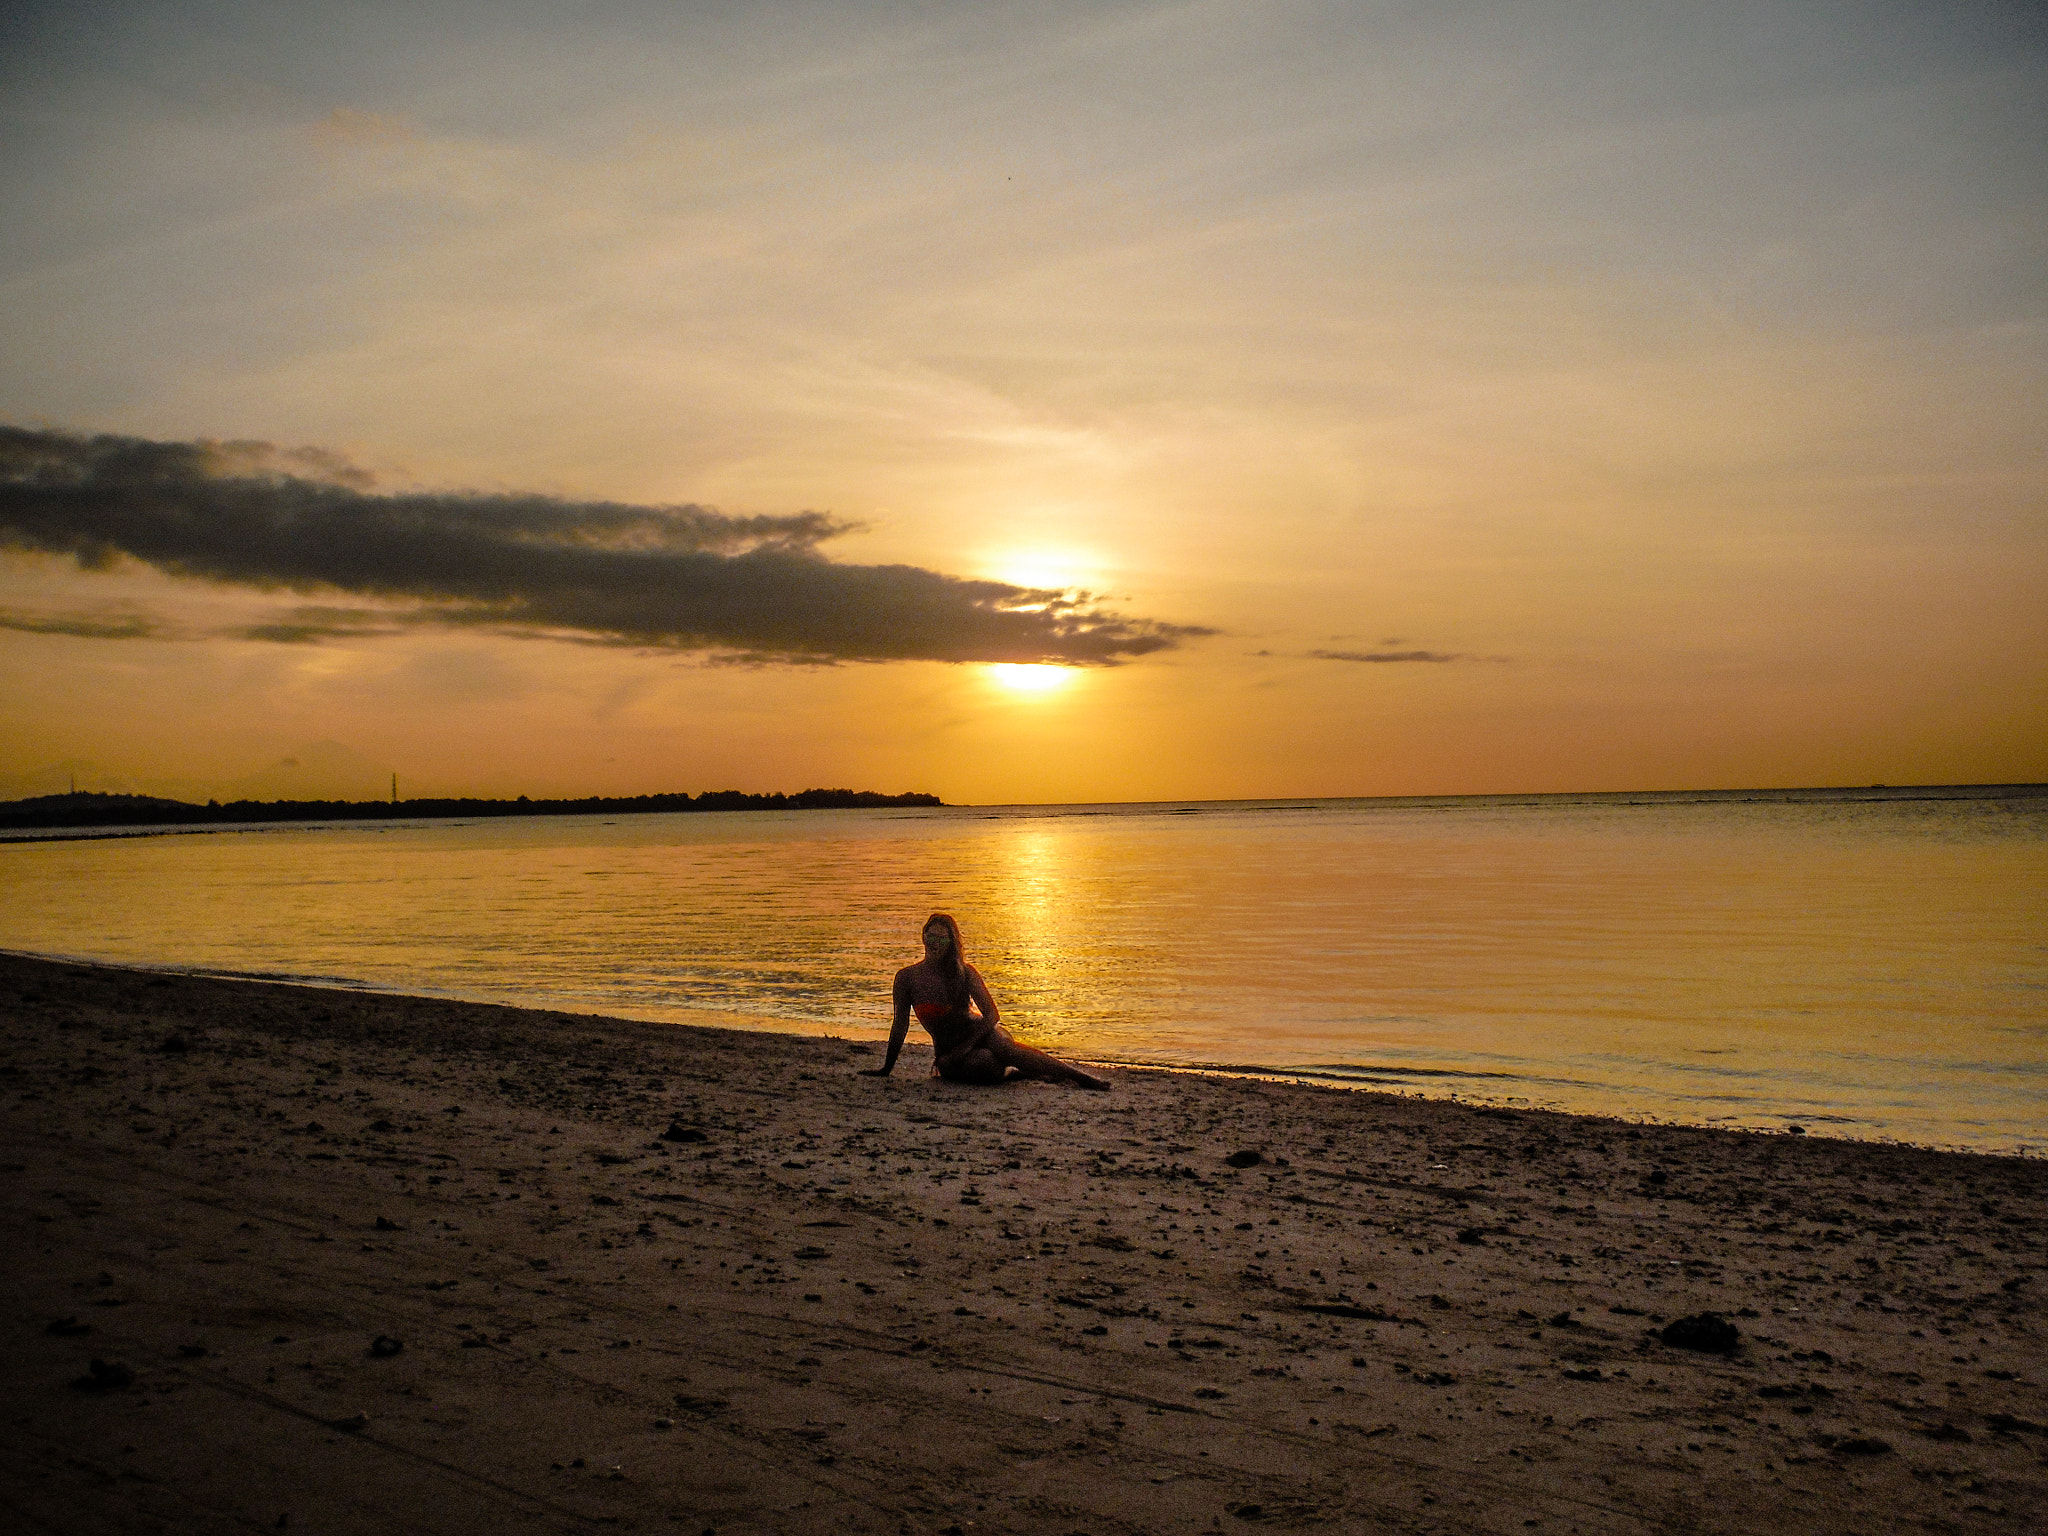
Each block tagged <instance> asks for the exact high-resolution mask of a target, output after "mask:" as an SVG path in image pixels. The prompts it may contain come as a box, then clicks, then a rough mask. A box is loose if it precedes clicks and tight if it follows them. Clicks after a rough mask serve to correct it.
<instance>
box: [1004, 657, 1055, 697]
mask: <svg viewBox="0 0 2048 1536" xmlns="http://www.w3.org/2000/svg"><path fill="white" fill-rule="evenodd" d="M988 672H989V676H990V677H993V678H994V679H995V680H996V681H997V682H999V683H1001V684H1002V685H1003V686H1004V687H1005V688H1010V689H1014V690H1015V691H1016V692H1018V693H1047V692H1050V691H1051V690H1052V689H1054V688H1064V687H1065V686H1066V685H1067V684H1068V683H1069V682H1070V681H1072V680H1073V676H1074V669H1073V668H1072V667H1046V666H1036V665H1032V666H1020V665H1017V664H1016V663H1014V662H1007V661H998V662H992V663H990V665H989V669H988Z"/></svg>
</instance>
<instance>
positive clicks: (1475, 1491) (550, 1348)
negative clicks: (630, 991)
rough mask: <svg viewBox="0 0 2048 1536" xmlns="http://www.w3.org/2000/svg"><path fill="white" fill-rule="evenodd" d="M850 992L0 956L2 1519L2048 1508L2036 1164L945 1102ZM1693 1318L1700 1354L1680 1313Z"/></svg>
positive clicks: (286, 1523)
mask: <svg viewBox="0 0 2048 1536" xmlns="http://www.w3.org/2000/svg"><path fill="white" fill-rule="evenodd" d="M884 1022H885V1021H882V1020H879V1019H878V1020H876V1021H874V1022H873V1024H872V1027H871V1028H870V1027H864V1028H863V1029H862V1031H861V1033H860V1038H851V1039H845V1040H840V1039H831V1038H824V1039H810V1038H801V1037H791V1036H788V1035H773V1034H754V1033H747V1032H743V1031H738V1030H721V1029H712V1028H678V1027H673V1026H665V1025H651V1024H640V1023H633V1022H627V1021H620V1020H612V1019H602V1018H585V1017H575V1016H569V1015H564V1014H558V1013H540V1012H527V1011H522V1010H518V1009H512V1008H503V1007H490V1006H480V1005H471V1004H465V1003H452V1002H442V1001H435V1000H427V999H415V998H404V997H391V996H381V995H370V994H361V993H352V992H341V991H332V990H319V989H310V988H298V987H289V986H278V985H267V984H261V983H253V982H232V981H215V980H208V979H195V978H185V977H167V976H157V975H149V974H145V973H137V972H124V971H118V970H108V969H94V968H88V967H81V966H71V965H64V964H55V963H49V962H43V961H37V960H29V959H20V958H12V957H0V1027H4V1033H5V1052H4V1061H0V1089H4V1094H0V1104H4V1106H5V1112H4V1115H0V1139H4V1143H5V1145H4V1147H0V1161H4V1166H5V1171H6V1178H5V1181H4V1188H5V1190H6V1192H7V1194H6V1204H5V1222H6V1241H7V1253H8V1262H7V1269H8V1277H9V1279H8V1306H7V1309H6V1315H5V1327H6V1330H7V1333H6V1350H5V1364H4V1373H5V1383H6V1404H7V1412H6V1415H5V1423H6V1429H5V1434H4V1437H0V1444H4V1456H5V1472H4V1477H0V1508H5V1509H6V1510H8V1511H9V1522H8V1523H9V1524H10V1526H11V1527H12V1528H14V1529H17V1530H47V1531H61V1532H100V1531H108V1532H113V1531H120V1532H136V1531H149V1530H158V1529H166V1530H168V1529H176V1530H180V1531H188V1530H189V1531H211V1530H216V1529H217V1530H248V1529H253V1528H262V1529H289V1530H292V1531H314V1532H324V1531H336V1532H344V1531H355V1532H360V1531H381V1530H393V1531H401V1530H402V1531H451V1532H452V1531H474V1530H478V1529H483V1528H490V1529H493V1530H495V1531H499V1532H505V1533H510V1532H523V1531H575V1530H584V1529H589V1528H591V1527H594V1526H613V1527H622V1528H636V1529H658V1530H679V1531H686V1532H689V1533H692V1536H696V1533H700V1532H717V1533H721V1536H722V1533H728V1532H731V1533H739V1532H784V1531H788V1532H808V1531H821V1532H822V1531H830V1532H835V1533H850V1532H875V1533H880V1536H901V1533H918V1536H923V1533H935V1536H969V1533H973V1536H982V1533H987V1532H1011V1531H1016V1532H1033V1533H1040V1532H1042V1533H1046V1536H1070V1533H1074V1532H1088V1533H1093V1536H1105V1533H1112V1532H1119V1533H1120V1532H1130V1533H1137V1532H1158V1531H1215V1530H1223V1531H1231V1530H1239V1529H1251V1528H1258V1527H1266V1526H1270V1527H1277V1528H1287V1529H1309V1528H1324V1527H1327V1528H1333V1529H1344V1530H1364V1531H1378V1530H1388V1531H1431V1530H1436V1531H1488V1532H1525V1531H1531V1530H1533V1531H1539V1532H1560V1533H1561V1532H1587V1533H1591V1532H1651V1531H1674V1530H1675V1531H1745V1532H1747V1531H1755V1530H1762V1529H1783V1528H1788V1527H1794V1526H1796V1527H1797V1528H1799V1529H1801V1530H1804V1531H1813V1532H1831V1531H1841V1532H1876V1531H1898V1530H1917V1529H1927V1530H1935V1531H1972V1530H1987V1531H1989V1530H2001V1531H2003V1530H2010V1531H2022V1530H2027V1529H2039V1528H2041V1526H2042V1524H2043V1521H2044V1518H2048V1265H2044V1259H2043V1235H2042V1230H2041V1221H2040V1218H2041V1215H2042V1213H2043V1210H2044V1199H2043V1196H2044V1192H2048V1168H2044V1167H2043V1165H2041V1164H2040V1163H2038V1162H2028V1161H2021V1160H2016V1159H2003V1158H1990V1157H1982V1156H1970V1155H1962V1154H1951V1153H1938V1152H1928V1151H1920V1150H1914V1149H1907V1148H1897V1147H1887V1146H1879V1145H1869V1144H1857V1143H1849V1142H1837V1141H1829V1140H1825V1139H1822V1138H1819V1137H1812V1136H1807V1137H1799V1136H1790V1135H1758V1134H1746V1133H1732V1132H1717V1131H1706V1130H1695V1129H1682V1128H1671V1127H1662V1126H1637V1125H1629V1124H1625V1123H1621V1122H1617V1121H1608V1120H1593V1119H1581V1118H1573V1117H1568V1116H1563V1115H1553V1114H1545V1113H1537V1112H1522V1111H1512V1110H1500V1109H1473V1108H1466V1107H1462V1106H1457V1105H1451V1104H1445V1103H1440V1102H1424V1101H1421V1100H1417V1099H1404V1098H1398V1097H1389V1096H1384V1095H1376V1094H1367V1093H1356V1092H1340V1091H1330V1090H1322V1089H1316V1088H1309V1087H1302V1086H1297V1085H1289V1084H1278V1083H1265V1082H1253V1081H1232V1080H1218V1079H1211V1078H1200V1077H1193V1076H1186V1075H1175V1074H1170V1073H1163V1072H1141V1071H1130V1070H1115V1071H1113V1073H1112V1075H1113V1077H1114V1079H1115V1089H1114V1091H1113V1092H1112V1093H1110V1094H1107V1095H1091V1094H1085V1093H1080V1092H1075V1091H1072V1090H1068V1089H1061V1088H1052V1087H1046V1086H1041V1085H1030V1086H1018V1087H1011V1088H1004V1089H981V1090H977V1089H966V1088H959V1087H954V1086H951V1085H946V1084H942V1083H939V1082H936V1081H933V1080H931V1079H930V1078H928V1077H927V1076H926V1067H927V1064H928V1060H929V1057H928V1054H921V1053H918V1052H916V1051H913V1052H911V1053H910V1054H909V1055H908V1056H907V1058H906V1060H905V1062H904V1063H903V1065H902V1066H901V1067H900V1068H899V1070H898V1072H897V1074H896V1076H895V1077H893V1078H891V1079H888V1080H886V1081H883V1080H876V1079H872V1078H865V1077H861V1076H858V1075H856V1073H857V1071H858V1069H859V1068H861V1067H864V1066H871V1065H874V1064H877V1063H878V1062H879V1060H880V1052H879V1041H880V1039H881V1037H882V1035H883V1033H884V1029H883V1024H884ZM1702 1314H1714V1315H1715V1316H1716V1317H1718V1318H1720V1319H1725V1320H1726V1322H1727V1323H1728V1324H1731V1325H1732V1327H1733V1330H1734V1335H1733V1338H1732V1341H1731V1340H1730V1338H1729V1336H1728V1334H1727V1333H1726V1331H1725V1330H1724V1329H1722V1328H1720V1327H1717V1326H1715V1325H1713V1324H1711V1323H1710V1324H1707V1325H1704V1326H1701V1325H1695V1326H1694V1327H1693V1329H1692V1330H1691V1336H1690V1341H1691V1342H1693V1343H1699V1344H1708V1345H1719V1346H1721V1348H1720V1349H1718V1350H1717V1349H1699V1348H1688V1347H1683V1343H1684V1341H1685V1340H1686V1339H1687V1338H1688V1337H1689V1336H1688V1334H1687V1333H1686V1331H1685V1330H1683V1329H1681V1330H1679V1331H1677V1332H1676V1333H1674V1334H1672V1335H1671V1341H1667V1338H1666V1334H1667V1330H1669V1329H1670V1328H1671V1325H1673V1324H1677V1323H1679V1322H1680V1321H1681V1320H1683V1319H1687V1318H1697V1317H1699V1316H1700V1315H1702ZM1731 1347H1732V1352H1727V1351H1728V1350H1729V1349H1730V1348H1731ZM95 1362H97V1363H95Z"/></svg>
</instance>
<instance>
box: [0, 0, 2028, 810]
mask: <svg viewBox="0 0 2048 1536" xmlns="http://www.w3.org/2000/svg"><path fill="white" fill-rule="evenodd" d="M2044 298H2048V13H2044V12H2043V10H2042V8H2041V7H2039V6H2038V5H2032V4H1990V3H1975V0H1960V3H1954V4H1941V5H1928V4H1912V5H1907V4H1825V3H1811V4H1790V3H1785V4H1750V5H1743V4H1718V3H1713V0H1699V3H1685V4H1658V3H1646V0H1634V3H1626V4H1614V5H1604V4H1598V3H1569V4H1546V3H1531V0H1497V3H1489V4H1470V5H1466V4H1417V5H1394V4H1375V3H1363V0H1360V3H1337V0H1272V3H1262V4H1260V3H1250V0H1231V3H1220V0H1211V3H1170V4H1169V3H1150V0H1144V3H1128V4H1125V3H1110V0H1105V3H1092V4H1079V3H1069V4H1054V3H1045V4H1032V3H1020V4H1003V5H995V4H988V5H982V4H966V3H945V4H941V3H919V4H910V3H905V4H893V3H872V4H869V3H855V0H837V3H829V4H825V3H821V4H808V3H796V0H773V3H748V0H731V3H701V4H691V3H678V0H670V3H662V4H656V3H648V4H644V5H633V4H607V3H596V4H590V5H575V6H565V5H560V4H548V5H538V4H535V5H526V4H523V3H518V0H509V3H508V0H490V3H477V4H453V3H440V0H421V3H414V4H390V5H376V4H355V5H326V4H320V3H317V0H309V3H304V4H291V5H279V4H275V3H269V4H254V3H251V4H208V3H186V4H171V5H166V4H141V3H131V4H94V3H79V0H66V3H64V4H62V5H56V4H47V5H39V4H23V5H10V6H8V7H6V8H5V10H4V11H0V428H4V429H5V430H4V431H0V795H19V794H30V793H42V792H47V791H49V790H52V789H62V788H64V787H65V786H66V784H67V783H68V782H69V776H70V775H71V774H72V773H74V772H75V773H76V774H77V775H78V778H79V783H80V787H82V788H140V789H145V790H152V791H156V792H169V793H178V794H185V795H197V796H200V797H204V796H205V795H206V794H212V793H225V792H233V791H235V790H236V788H237V786H239V787H240V788H241V789H242V790H260V791H261V792H263V793H265V794H266V795H273V794H287V793H291V792H294V790H297V791H300V792H306V793H336V792H349V793H370V792H373V791H374V790H375V789H376V787H377V781H378V779H379V778H380V776H381V775H383V774H386V773H389V772H392V771H395V772H397V773H398V774H399V775H400V776H401V780H402V783H403V785H404V787H405V788H406V790H407V791H408V792H410V793H418V794H447V793H485V794H510V795H516V794H520V793H528V794H534V795H543V794H564V793H567V794H592V793H599V794H622V793H639V792H643V791H651V790H693V791H694V790H702V789H707V788H725V787H734V788H742V789H753V790H767V789H784V790H794V789H799V788H803V787H806V786H810V785H846V786H852V787H859V788H873V789H882V790H906V789H921V790H929V791H932V792H934V793H937V794H939V795H942V796H944V797H945V798H946V799H948V800H951V801H960V802H994V801H1067V800H1105V799H1159V798H1183V797H1187V798H1196V797H1200V798H1221V797H1238V796H1283V795H1284V796H1294V795H1301V796H1307V795H1345V794H1409V793H1463V792H1487V791H1529V790H1567V789H1627V788H1684V787H1735V786H1745V785H1795V784H1858V783H1869V782H1878V781H1882V782H1888V783H1894V784H1898V783H1916V782H1976V781H2008V780H2042V779H2048V408H2044V402H2048V378H2044V374H2048V367H2044V364H2048V302H2044ZM1018 664H1034V665H1032V666H1030V667H1029V668H1028V669H1027V668H1026V667H1024V666H1021V665H1018ZM309 749H310V750H309ZM287 758H292V759H295V761H296V763H297V766H296V767H294V768H289V769H288V768H283V767H280V766H278V765H280V764H281V763H282V762H283V761H284V760H285V759H287ZM295 775H296V776H295Z"/></svg>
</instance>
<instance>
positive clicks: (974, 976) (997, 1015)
mask: <svg viewBox="0 0 2048 1536" xmlns="http://www.w3.org/2000/svg"><path fill="white" fill-rule="evenodd" d="M967 995H968V996H969V997H971V998H973V999H974V1004H975V1006H976V1007H977V1008H979V1009H980V1010H981V1021H982V1023H983V1024H985V1025H987V1026H988V1028H989V1029H994V1028H995V1027H996V1026H997V1025H998V1024H1000V1023H1002V1022H1003V1015H1002V1013H1001V1011H1000V1010H999V1009H998V1008H997V1007H996V1000H995V999H994V998H993V997H991V996H990V995H989V990H988V983H987V982H985V981H983V980H982V979H981V972H979V971H977V970H976V969H975V968H974V967H973V966H971V965H970V966H968V967H967ZM984 1033H986V1031H984Z"/></svg>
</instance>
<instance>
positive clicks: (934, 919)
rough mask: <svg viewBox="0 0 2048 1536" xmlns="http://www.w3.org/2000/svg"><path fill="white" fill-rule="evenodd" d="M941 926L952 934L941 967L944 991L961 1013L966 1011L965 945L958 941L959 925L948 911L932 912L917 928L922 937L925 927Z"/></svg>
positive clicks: (919, 935)
mask: <svg viewBox="0 0 2048 1536" xmlns="http://www.w3.org/2000/svg"><path fill="white" fill-rule="evenodd" d="M935 927H936V928H943V929H945V930H946V932H947V933H949V934H951V935H952V936H953V944H952V948H951V949H949V950H948V951H947V957H946V961H945V964H944V966H943V969H944V970H945V973H946V991H947V993H948V994H949V995H950V996H951V998H952V1002H953V1006H954V1008H955V1009H957V1010H959V1011H960V1012H962V1013H965V1012H966V1011H967V946H966V945H965V944H962V943H961V942H960V925H959V924H958V923H956V922H954V921H953V914H952V913H950V912H934V913H933V914H932V915H931V916H930V917H928V918H926V919H925V920H924V927H923V928H920V929H918V930H917V934H918V937H919V938H920V939H922V938H923V937H924V935H925V932H926V930H927V929H930V928H935Z"/></svg>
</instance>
